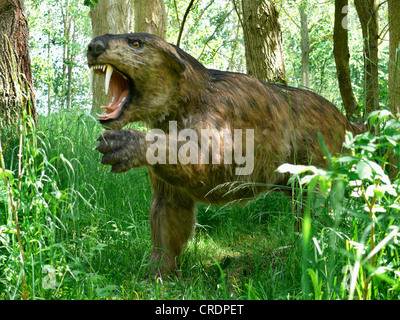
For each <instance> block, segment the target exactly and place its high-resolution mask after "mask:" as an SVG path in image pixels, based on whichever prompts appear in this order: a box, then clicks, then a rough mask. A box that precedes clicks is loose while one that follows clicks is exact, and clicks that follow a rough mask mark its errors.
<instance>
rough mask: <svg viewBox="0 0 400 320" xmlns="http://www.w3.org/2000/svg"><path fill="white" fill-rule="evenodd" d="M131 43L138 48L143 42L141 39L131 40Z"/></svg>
mask: <svg viewBox="0 0 400 320" xmlns="http://www.w3.org/2000/svg"><path fill="white" fill-rule="evenodd" d="M129 45H130V46H131V47H132V48H135V49H138V48H140V47H141V46H142V43H141V42H140V41H139V40H130V41H129Z"/></svg>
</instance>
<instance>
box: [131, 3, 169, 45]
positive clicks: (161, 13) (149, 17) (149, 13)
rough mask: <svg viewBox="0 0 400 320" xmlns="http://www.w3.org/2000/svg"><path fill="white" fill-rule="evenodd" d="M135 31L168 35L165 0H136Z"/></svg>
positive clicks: (162, 35) (164, 36)
mask: <svg viewBox="0 0 400 320" xmlns="http://www.w3.org/2000/svg"><path fill="white" fill-rule="evenodd" d="M134 8H135V32H146V33H152V34H155V35H157V36H159V37H161V38H163V39H165V38H166V36H167V26H168V21H167V14H166V12H165V4H164V0H135V2H134Z"/></svg>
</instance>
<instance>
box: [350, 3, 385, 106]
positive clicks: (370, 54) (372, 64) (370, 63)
mask: <svg viewBox="0 0 400 320" xmlns="http://www.w3.org/2000/svg"><path fill="white" fill-rule="evenodd" d="M354 4H355V6H356V9H357V13H358V16H359V18H360V21H361V28H362V33H363V38H364V90H365V99H366V101H365V103H366V110H367V113H370V112H372V111H374V110H377V109H379V82H378V77H379V74H378V62H379V59H378V40H379V21H378V0H354Z"/></svg>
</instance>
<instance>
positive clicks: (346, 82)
mask: <svg viewBox="0 0 400 320" xmlns="http://www.w3.org/2000/svg"><path fill="white" fill-rule="evenodd" d="M348 4H349V0H335V26H334V34H333V55H334V56H335V62H336V71H337V78H338V83H339V89H340V95H341V96H342V101H343V106H344V109H345V110H346V117H347V118H348V119H352V118H353V117H354V116H356V112H357V109H358V103H357V100H356V97H355V96H354V91H353V86H352V83H351V75H350V65H349V62H350V51H349V45H348V41H349V34H348V26H347V13H348Z"/></svg>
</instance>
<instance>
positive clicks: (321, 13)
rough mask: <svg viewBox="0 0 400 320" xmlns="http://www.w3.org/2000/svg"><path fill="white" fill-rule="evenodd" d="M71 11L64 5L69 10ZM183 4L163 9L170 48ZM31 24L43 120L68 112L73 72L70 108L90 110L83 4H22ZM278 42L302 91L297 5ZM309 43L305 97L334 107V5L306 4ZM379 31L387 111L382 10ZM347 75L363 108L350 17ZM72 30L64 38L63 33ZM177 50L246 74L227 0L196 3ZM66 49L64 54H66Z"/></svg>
mask: <svg viewBox="0 0 400 320" xmlns="http://www.w3.org/2000/svg"><path fill="white" fill-rule="evenodd" d="M67 4H68V5H67ZM187 6H188V1H174V0H167V1H166V10H167V15H168V33H167V40H168V41H169V42H171V43H173V44H176V42H177V40H178V39H177V38H178V33H179V29H180V25H181V22H182V21H181V20H182V17H183V16H184V14H185V10H186V9H187ZM26 7H27V11H28V19H29V24H30V37H31V39H30V43H31V56H32V65H33V71H34V75H35V76H34V78H35V88H36V93H37V100H38V108H39V112H41V113H42V114H47V112H48V105H49V91H50V101H51V103H50V106H51V110H52V111H54V112H57V111H58V110H60V109H63V108H64V107H65V108H66V107H67V104H66V101H67V100H68V98H67V97H66V96H67V95H68V92H66V88H67V86H68V81H69V79H68V75H67V74H66V69H67V68H68V66H71V67H72V79H71V80H70V81H71V83H72V91H71V95H72V97H71V99H72V103H71V107H73V108H77V109H89V108H90V105H91V97H90V92H89V90H88V88H89V85H88V81H89V80H88V68H87V66H86V63H85V61H86V57H85V54H86V48H87V44H88V43H89V41H90V39H91V32H92V31H91V23H90V18H89V14H88V13H89V7H88V6H85V5H84V4H83V2H81V1H68V0H62V1H53V0H44V1H36V0H27V1H26ZM277 8H278V10H279V13H280V17H279V19H280V23H281V29H282V37H283V52H284V61H285V68H286V74H287V83H288V84H289V85H291V86H300V85H301V63H302V60H301V26H300V20H299V4H298V1H296V0H287V1H278V3H277ZM306 11H307V14H308V28H309V38H310V70H311V74H310V89H312V90H313V91H315V92H317V93H320V94H321V95H322V96H324V97H326V98H327V99H328V100H330V101H332V102H333V103H334V104H335V105H337V106H338V107H341V97H340V94H339V90H338V84H337V77H336V66H335V61H334V57H333V53H332V40H333V17H334V1H324V2H320V1H315V0H309V1H307V6H306ZM379 17H380V20H381V21H380V22H381V25H382V26H384V27H383V28H382V31H381V38H380V51H379V53H380V64H379V72H380V77H379V84H380V95H381V97H380V101H381V104H382V105H387V99H388V56H389V41H388V27H387V6H386V5H382V6H380V9H379ZM348 26H349V35H350V38H349V48H350V52H351V57H350V70H351V75H352V80H353V87H354V91H355V95H356V98H357V101H360V103H362V101H363V94H364V93H363V92H364V91H363V88H364V84H363V72H364V64H363V38H362V33H361V28H360V24H359V19H358V16H357V12H356V10H355V8H354V6H353V5H350V8H349V11H348ZM66 28H67V29H69V32H66V31H65V30H66ZM181 47H182V48H183V49H184V50H186V51H187V52H189V53H190V54H191V55H193V56H194V57H195V58H197V59H198V60H199V61H200V62H202V63H203V64H204V65H205V66H207V67H209V68H215V69H220V70H229V71H234V72H242V73H245V72H246V61H245V52H244V40H243V31H242V28H241V25H240V20H239V19H238V16H237V14H236V12H235V6H234V5H233V1H232V0H209V1H196V2H195V4H194V6H193V7H192V10H191V12H190V14H189V15H188V18H187V20H186V24H185V28H184V30H183V35H182V41H181ZM68 48H69V49H68Z"/></svg>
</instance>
